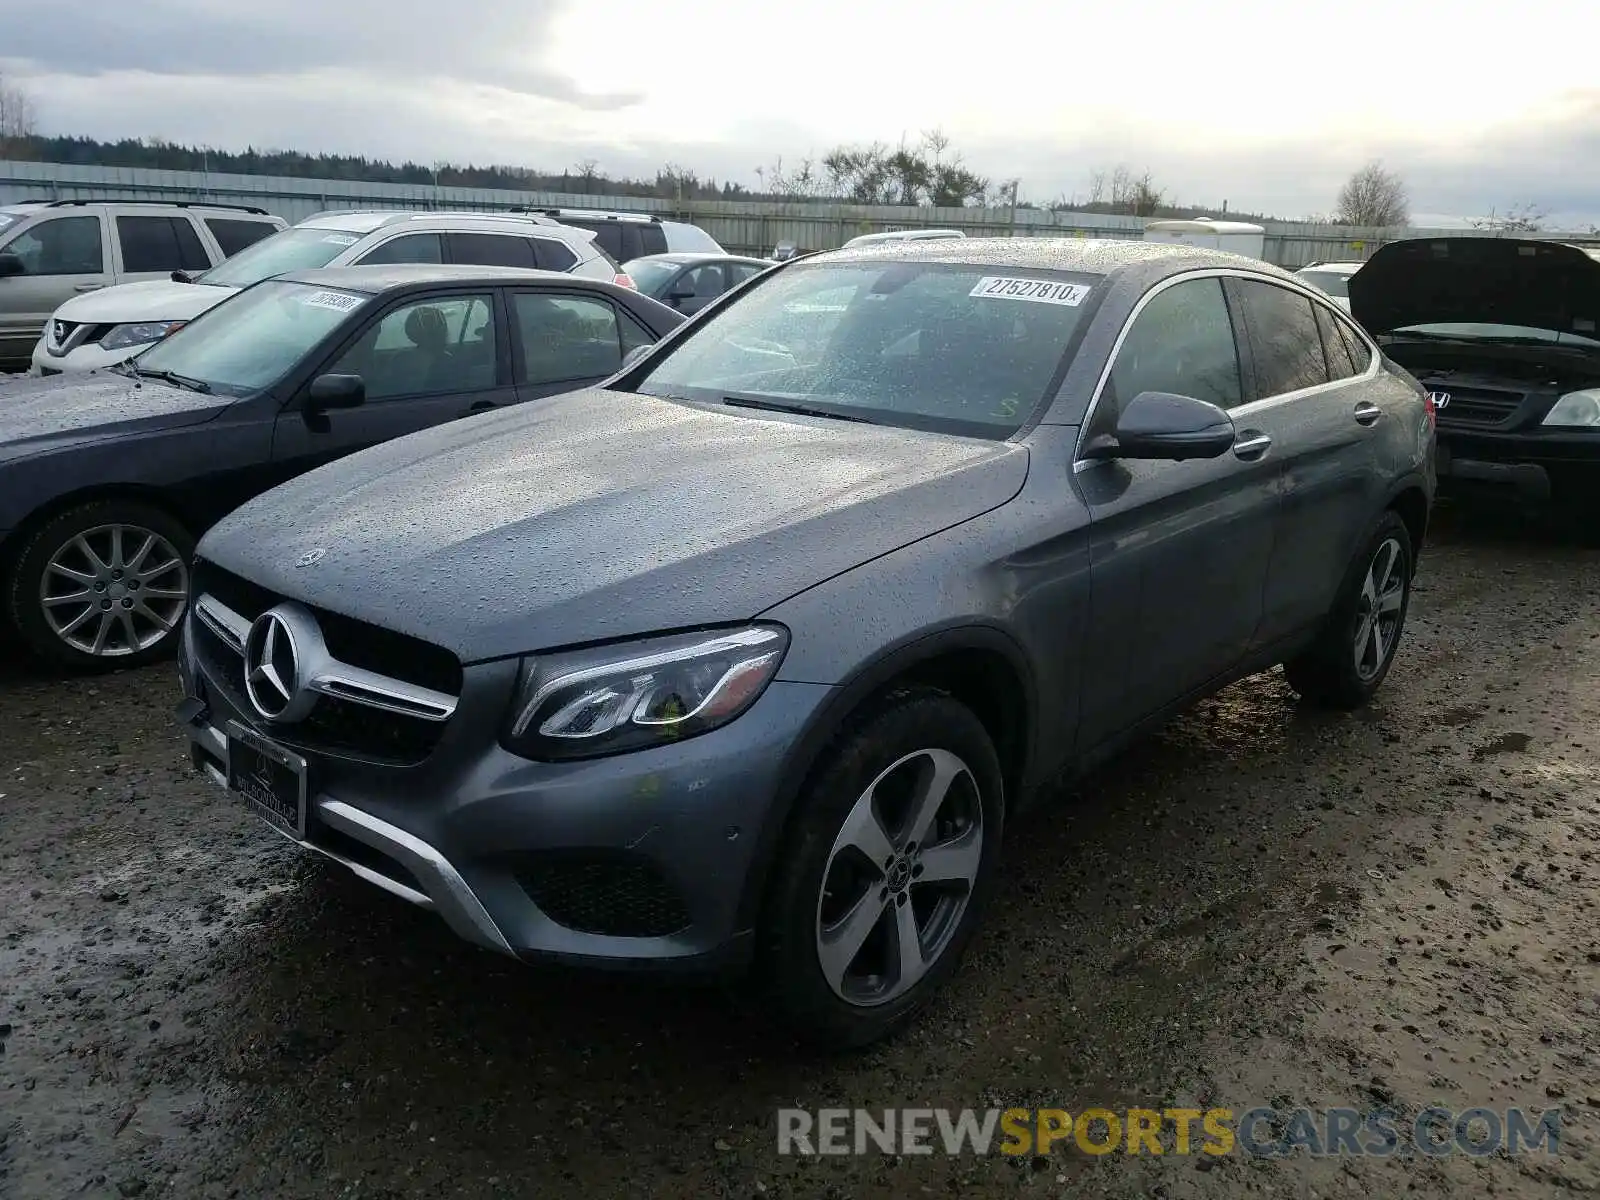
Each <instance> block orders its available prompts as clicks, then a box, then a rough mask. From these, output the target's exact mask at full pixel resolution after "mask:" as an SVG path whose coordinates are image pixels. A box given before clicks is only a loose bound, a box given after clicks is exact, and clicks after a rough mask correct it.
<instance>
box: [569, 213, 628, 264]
mask: <svg viewBox="0 0 1600 1200" xmlns="http://www.w3.org/2000/svg"><path fill="white" fill-rule="evenodd" d="M560 220H561V223H562V224H563V225H575V226H576V227H577V228H579V229H589V230H592V231H593V232H594V241H595V245H597V246H599V247H600V249H602V250H604V251H605V252H606V253H607V254H609V255H610V256H611V257H612V258H614V259H615V260H616V261H617V262H626V261H627V260H628V259H630V258H638V257H639V253H640V252H639V251H638V250H634V251H633V252H632V253H625V252H624V251H623V248H622V227H621V226H620V225H618V224H617V222H615V221H569V220H567V219H566V218H565V217H562V218H561V219H560Z"/></svg>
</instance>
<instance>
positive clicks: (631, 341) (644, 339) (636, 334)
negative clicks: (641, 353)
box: [619, 313, 656, 365]
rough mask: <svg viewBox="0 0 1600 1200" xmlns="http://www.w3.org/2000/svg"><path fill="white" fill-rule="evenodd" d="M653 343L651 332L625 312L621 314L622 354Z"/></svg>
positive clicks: (653, 336) (654, 340)
mask: <svg viewBox="0 0 1600 1200" xmlns="http://www.w3.org/2000/svg"><path fill="white" fill-rule="evenodd" d="M655 344H656V338H655V334H653V333H651V332H650V331H649V330H648V329H646V328H645V327H644V326H643V325H641V324H639V322H638V321H635V320H634V319H633V318H632V317H630V316H629V315H628V314H627V313H623V314H622V352H623V353H624V354H630V353H632V352H633V351H634V350H636V349H638V348H639V347H640V346H653V345H655ZM619 365H620V364H619Z"/></svg>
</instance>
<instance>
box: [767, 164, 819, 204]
mask: <svg viewBox="0 0 1600 1200" xmlns="http://www.w3.org/2000/svg"><path fill="white" fill-rule="evenodd" d="M756 178H757V179H759V180H761V188H762V190H763V191H765V192H766V193H767V194H768V195H771V196H775V197H777V198H778V199H779V200H818V199H821V198H822V197H823V196H825V195H826V194H827V191H828V184H827V181H826V180H825V179H824V178H823V176H822V172H821V171H820V170H818V168H817V164H816V160H815V159H811V158H802V159H801V160H800V163H799V165H798V166H796V167H792V168H785V167H784V165H783V159H782V157H781V156H780V157H779V158H778V159H776V160H775V161H774V162H773V164H772V165H771V166H770V167H757V168H756Z"/></svg>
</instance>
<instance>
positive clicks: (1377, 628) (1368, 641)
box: [1351, 538, 1406, 683]
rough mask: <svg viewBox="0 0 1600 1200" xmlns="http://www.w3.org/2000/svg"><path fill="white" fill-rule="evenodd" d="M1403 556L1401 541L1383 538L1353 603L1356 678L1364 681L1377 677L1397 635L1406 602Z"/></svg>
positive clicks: (1391, 650) (1353, 649)
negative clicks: (1359, 595) (1402, 609)
mask: <svg viewBox="0 0 1600 1200" xmlns="http://www.w3.org/2000/svg"><path fill="white" fill-rule="evenodd" d="M1405 596H1406V580H1405V555H1404V554H1403V553H1402V552H1401V550H1400V543H1399V542H1398V541H1397V540H1396V539H1394V538H1386V539H1384V541H1383V542H1382V544H1380V545H1379V546H1378V549H1377V552H1376V553H1374V554H1373V556H1372V561H1371V562H1370V563H1368V564H1367V575H1366V578H1365V579H1363V580H1362V582H1361V597H1360V599H1359V600H1358V601H1357V603H1356V629H1355V638H1354V641H1353V643H1352V646H1351V651H1352V653H1353V654H1354V656H1355V664H1356V677H1357V678H1358V679H1360V680H1361V682H1363V683H1366V682H1369V681H1370V680H1373V679H1375V678H1377V676H1378V672H1380V671H1382V670H1383V667H1384V664H1385V663H1387V662H1388V661H1389V656H1390V655H1392V654H1393V653H1394V645H1395V642H1396V641H1397V640H1398V639H1399V636H1400V610H1401V607H1402V605H1404V603H1405Z"/></svg>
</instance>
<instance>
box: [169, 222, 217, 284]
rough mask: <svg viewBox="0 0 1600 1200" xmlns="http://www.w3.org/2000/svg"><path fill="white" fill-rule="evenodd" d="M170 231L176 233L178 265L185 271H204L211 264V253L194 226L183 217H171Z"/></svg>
mask: <svg viewBox="0 0 1600 1200" xmlns="http://www.w3.org/2000/svg"><path fill="white" fill-rule="evenodd" d="M172 231H173V232H174V233H175V234H177V235H178V259H179V263H178V265H179V266H180V267H181V268H182V269H183V270H185V271H204V270H208V269H209V268H210V266H211V255H209V254H207V253H206V248H205V244H204V243H203V242H201V241H200V235H199V234H198V233H196V232H195V231H194V226H193V225H191V224H189V222H188V221H187V220H186V219H185V218H183V217H173V218H172Z"/></svg>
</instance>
